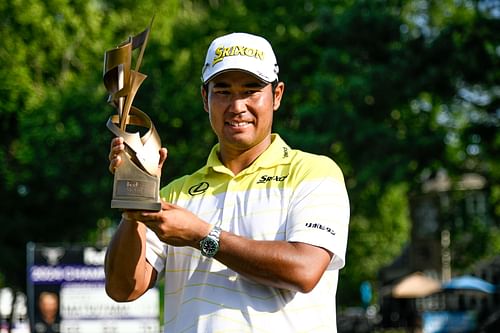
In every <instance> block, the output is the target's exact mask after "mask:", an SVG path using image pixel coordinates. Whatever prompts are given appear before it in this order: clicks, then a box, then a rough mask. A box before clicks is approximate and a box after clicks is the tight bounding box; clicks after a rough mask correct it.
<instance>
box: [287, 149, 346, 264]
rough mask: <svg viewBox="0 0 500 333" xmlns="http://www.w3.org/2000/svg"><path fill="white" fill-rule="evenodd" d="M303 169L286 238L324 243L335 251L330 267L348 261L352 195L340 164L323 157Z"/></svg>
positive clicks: (290, 212)
mask: <svg viewBox="0 0 500 333" xmlns="http://www.w3.org/2000/svg"><path fill="white" fill-rule="evenodd" d="M319 162H320V163H314V164H315V165H314V166H309V167H308V169H306V170H304V169H302V170H301V172H300V174H301V176H300V181H298V182H297V185H296V188H295V191H294V195H293V198H292V201H291V205H290V210H289V215H288V219H287V227H286V228H287V229H286V234H287V236H286V237H287V240H288V241H290V242H302V243H308V244H311V245H315V246H319V247H322V248H324V249H326V250H328V251H330V252H332V253H333V254H334V256H333V259H332V261H331V262H330V265H329V269H340V268H342V267H343V266H344V265H345V254H346V248H347V237H348V227H349V216H350V208H349V198H348V195H347V190H346V187H345V184H344V178H343V175H342V172H341V171H340V168H339V167H338V166H337V165H336V164H335V163H334V162H333V161H332V160H330V159H328V158H326V157H324V158H323V159H322V160H320V161H319Z"/></svg>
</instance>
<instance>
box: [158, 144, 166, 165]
mask: <svg viewBox="0 0 500 333" xmlns="http://www.w3.org/2000/svg"><path fill="white" fill-rule="evenodd" d="M167 156H168V151H167V148H161V149H160V162H159V163H158V167H159V168H160V169H161V168H162V167H163V163H165V161H166V159H167Z"/></svg>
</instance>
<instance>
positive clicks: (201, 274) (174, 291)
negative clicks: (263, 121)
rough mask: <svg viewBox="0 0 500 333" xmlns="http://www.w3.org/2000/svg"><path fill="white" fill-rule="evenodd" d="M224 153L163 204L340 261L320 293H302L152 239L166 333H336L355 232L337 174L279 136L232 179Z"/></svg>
mask: <svg viewBox="0 0 500 333" xmlns="http://www.w3.org/2000/svg"><path fill="white" fill-rule="evenodd" d="M218 149H219V146H218V145H216V146H215V147H214V148H213V149H212V151H211V153H210V156H209V158H208V161H207V164H206V165H205V166H204V167H202V168H201V169H199V170H198V171H196V172H195V173H193V174H191V175H188V176H184V177H182V178H179V179H177V180H175V181H173V182H172V183H170V184H169V185H167V186H166V187H165V188H163V189H162V191H161V196H162V198H163V199H164V200H166V201H168V202H171V203H175V204H177V205H179V206H182V207H184V208H186V209H188V210H190V211H191V212H193V213H194V214H196V215H197V216H198V217H200V218H201V219H203V220H205V221H207V222H209V223H211V224H216V223H220V227H221V228H222V229H223V230H226V231H229V232H232V233H235V234H237V235H241V236H244V237H247V238H251V239H255V240H287V241H291V242H303V243H309V244H312V245H315V246H319V247H322V248H325V249H327V250H329V251H330V252H332V253H333V254H334V256H333V259H332V261H331V263H330V265H329V267H328V270H327V271H326V272H325V274H324V275H323V277H322V278H321V280H320V282H319V283H318V284H317V286H316V287H315V288H314V289H313V290H312V291H311V292H310V293H307V294H303V293H299V292H293V291H289V290H283V289H277V288H272V287H267V286H263V285H260V284H258V283H255V282H253V281H251V280H249V279H247V278H245V277H243V276H241V275H239V274H238V273H236V272H234V271H232V270H231V269H229V268H228V267H226V266H225V265H223V264H222V263H220V262H218V261H217V260H216V259H209V258H205V257H203V256H202V255H201V254H200V252H199V251H198V250H196V249H193V248H190V247H173V246H168V245H166V244H165V243H162V242H161V241H159V239H158V238H157V237H156V235H155V234H154V233H153V232H151V231H150V232H148V247H147V252H146V257H147V259H148V261H149V262H150V263H151V264H152V265H153V266H154V267H155V269H156V270H157V271H158V272H164V274H165V314H164V316H165V332H175V333H178V332H200V333H201V332H204V333H205V332H207V333H208V332H209V333H215V332H238V333H239V332H263V333H264V332H269V333H270V332H314V333H319V332H328V333H331V332H336V331H337V329H336V309H335V295H336V291H337V282H338V270H339V269H340V268H342V267H343V266H344V262H345V251H346V246H347V234H348V223H349V200H348V196H347V191H346V188H345V185H344V179H343V175H342V172H341V171H340V169H339V167H338V166H337V165H336V164H335V162H333V161H332V160H331V159H330V158H328V157H325V156H319V155H313V154H309V153H305V152H302V151H299V150H294V149H291V148H290V147H289V146H288V145H287V144H286V143H285V142H284V141H283V140H282V139H281V138H280V137H279V136H278V135H277V134H273V136H272V144H271V145H270V146H269V148H268V149H267V150H266V151H265V152H264V153H263V154H262V155H261V156H259V157H258V158H257V160H256V161H255V162H254V163H252V165H250V166H249V167H248V168H247V169H245V170H243V171H242V172H240V173H239V174H238V175H237V176H234V174H233V173H232V172H231V171H230V170H229V169H227V168H226V167H225V166H224V165H222V163H221V162H220V161H219V159H218V157H217V151H218ZM249 255H251V254H249Z"/></svg>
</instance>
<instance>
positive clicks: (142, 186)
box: [111, 153, 161, 211]
mask: <svg viewBox="0 0 500 333" xmlns="http://www.w3.org/2000/svg"><path fill="white" fill-rule="evenodd" d="M121 156H122V161H123V163H122V165H120V167H119V168H117V169H116V172H115V178H114V182H113V197H112V199H111V208H118V209H134V210H151V211H159V210H161V200H160V177H158V176H154V175H150V174H147V173H146V172H144V171H143V170H141V169H140V168H139V167H137V165H135V163H134V162H133V161H132V160H131V158H130V155H129V154H127V153H122V155H121Z"/></svg>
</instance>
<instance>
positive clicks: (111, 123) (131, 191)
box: [103, 22, 161, 211]
mask: <svg viewBox="0 0 500 333" xmlns="http://www.w3.org/2000/svg"><path fill="white" fill-rule="evenodd" d="M151 24H152V22H151ZM151 24H150V25H149V27H148V28H146V29H145V30H144V31H143V32H141V33H139V34H138V35H135V36H131V37H129V38H128V40H126V41H125V42H123V43H122V44H120V45H118V46H117V47H116V48H114V49H111V50H108V51H106V52H105V55H104V73H103V81H104V85H105V87H106V89H107V91H108V92H109V98H108V103H109V104H110V105H111V106H113V107H114V108H115V109H116V111H117V114H115V115H112V116H110V117H109V119H108V122H107V123H106V126H107V127H108V129H109V130H110V131H111V132H113V134H115V135H116V136H120V137H122V138H123V139H124V142H125V152H123V153H122V154H121V159H122V164H121V165H120V167H118V168H116V171H115V174H114V182H113V196H112V200H111V208H119V209H134V210H152V211H158V210H160V208H161V202H160V193H159V191H160V176H161V174H160V173H161V170H160V168H158V163H159V160H160V152H159V151H160V148H161V142H160V137H159V135H158V132H157V131H156V129H155V127H154V125H153V123H152V121H151V119H150V118H149V117H148V115H147V114H146V113H144V112H142V111H141V110H139V109H138V108H136V107H134V106H133V105H132V102H133V100H134V97H135V95H136V93H137V91H138V89H139V87H140V85H141V84H142V83H143V82H144V80H145V79H146V77H147V75H145V74H142V73H140V72H139V67H140V65H141V62H142V57H143V55H144V50H145V48H146V44H147V42H148V37H149V31H150V29H151ZM136 49H139V50H138V52H139V55H138V57H137V59H136V63H135V68H134V69H131V67H132V56H133V53H134V52H133V51H134V50H136ZM128 130H131V131H128Z"/></svg>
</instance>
